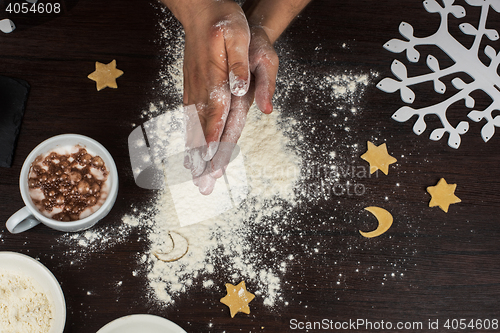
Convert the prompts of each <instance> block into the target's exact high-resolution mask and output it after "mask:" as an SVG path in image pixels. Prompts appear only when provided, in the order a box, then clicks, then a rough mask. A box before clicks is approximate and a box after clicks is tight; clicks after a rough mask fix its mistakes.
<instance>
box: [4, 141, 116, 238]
mask: <svg viewBox="0 0 500 333" xmlns="http://www.w3.org/2000/svg"><path fill="white" fill-rule="evenodd" d="M19 189H20V191H21V196H22V198H23V201H24V203H25V205H26V206H25V207H23V208H21V209H20V210H18V211H17V212H16V213H15V214H14V215H12V216H11V217H10V218H9V219H8V220H7V223H6V226H7V229H8V230H9V231H10V232H11V233H20V232H23V231H26V230H28V229H31V228H33V227H34V226H36V225H37V224H39V223H43V224H45V225H46V226H48V227H50V228H52V229H56V230H59V231H64V232H75V231H81V230H85V229H88V228H90V227H92V226H93V225H95V224H96V223H97V222H99V221H100V220H101V219H103V218H104V217H105V216H106V215H108V213H109V212H110V211H111V208H112V207H113V205H114V203H115V201H116V197H117V194H118V172H117V169H116V165H115V162H114V160H113V158H112V157H111V154H110V153H109V152H108V151H107V149H106V148H104V146H102V145H101V144H100V143H99V142H97V141H95V140H93V139H91V138H89V137H86V136H83V135H78V134H62V135H58V136H55V137H52V138H50V139H47V140H45V141H43V142H42V143H40V144H39V145H38V146H37V147H36V148H35V149H33V151H31V153H30V154H29V155H28V157H27V158H26V160H25V161H24V164H23V166H22V168H21V175H20V177H19Z"/></svg>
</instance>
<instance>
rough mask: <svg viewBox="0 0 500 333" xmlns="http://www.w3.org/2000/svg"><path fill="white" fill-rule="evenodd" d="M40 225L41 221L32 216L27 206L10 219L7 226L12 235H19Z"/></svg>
mask: <svg viewBox="0 0 500 333" xmlns="http://www.w3.org/2000/svg"><path fill="white" fill-rule="evenodd" d="M39 223H40V221H38V220H37V219H36V218H35V217H34V216H33V214H31V212H30V210H29V209H28V207H26V206H25V207H23V208H21V209H19V210H18V211H17V212H15V213H14V215H12V216H11V217H9V219H8V220H7V223H6V224H5V225H6V226H7V230H9V231H10V232H11V233H12V234H18V233H21V232H24V231H26V230H28V229H31V228H33V227H34V226H36V225H37V224H39Z"/></svg>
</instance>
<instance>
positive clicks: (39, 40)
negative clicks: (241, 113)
mask: <svg viewBox="0 0 500 333" xmlns="http://www.w3.org/2000/svg"><path fill="white" fill-rule="evenodd" d="M447 2H448V1H447ZM456 4H459V5H462V6H464V8H466V10H467V14H468V15H467V16H466V17H465V18H462V19H460V18H454V17H451V16H450V20H449V22H450V27H451V28H450V30H452V31H453V33H454V35H455V36H456V37H457V38H458V39H459V40H461V41H463V42H464V43H469V44H470V43H471V36H464V35H463V34H462V33H461V32H460V31H459V30H458V28H457V26H458V24H460V23H462V22H470V23H471V24H473V25H475V24H477V22H478V17H479V10H478V8H477V7H471V6H469V5H468V4H466V3H465V2H464V1H458V0H457V1H456ZM63 5H64V6H63V13H62V14H61V15H55V16H50V17H49V16H36V15H35V16H31V17H23V16H22V15H17V16H14V15H11V16H10V17H11V18H12V19H13V20H14V21H15V23H16V24H17V25H18V29H17V30H15V31H14V32H13V33H11V34H3V33H2V34H0V74H1V75H5V76H9V77H15V78H19V79H24V80H26V81H27V82H28V83H29V84H30V85H31V91H30V94H29V100H28V103H27V108H26V112H25V116H24V119H23V123H22V127H21V132H20V135H19V139H18V143H17V148H16V151H15V156H14V162H13V165H12V167H11V168H2V169H0V220H1V221H6V220H7V219H8V218H9V216H10V215H12V214H13V213H14V212H15V211H16V210H17V209H19V208H21V207H22V206H23V201H22V199H21V195H20V193H19V185H18V178H19V173H20V170H21V166H22V164H23V162H24V159H25V158H26V156H27V155H28V154H29V152H30V151H31V150H32V149H33V148H34V147H35V146H36V145H37V144H38V143H40V142H41V141H43V140H45V139H47V138H49V137H52V136H54V135H58V134H62V133H79V134H83V135H87V136H89V137H92V138H94V139H96V140H97V141H99V142H101V143H102V144H103V145H104V146H105V147H107V148H108V150H109V151H110V153H111V154H112V155H113V157H114V159H115V161H116V164H117V167H118V171H119V175H120V189H119V193H118V198H117V201H116V204H115V206H114V208H113V210H112V211H111V213H110V214H109V215H108V216H107V217H106V218H105V219H104V220H102V221H101V222H100V223H99V226H107V227H111V228H118V227H119V225H120V224H121V223H122V216H123V215H124V214H127V213H130V212H131V209H132V208H131V207H132V206H135V207H139V208H140V207H144V206H145V205H147V204H148V200H149V199H151V198H153V197H154V196H155V195H156V194H157V192H155V191H151V190H145V189H140V188H138V187H137V186H136V185H135V183H134V179H133V176H132V172H131V167H130V162H129V156H128V148H127V137H128V134H129V133H130V132H131V130H132V129H133V126H132V124H141V123H142V122H144V121H145V119H144V118H142V117H141V112H142V111H143V110H146V109H148V106H149V103H150V102H151V101H158V100H159V99H161V98H163V99H164V100H165V101H166V102H168V103H174V102H176V101H178V100H179V96H178V95H173V94H163V93H162V90H161V89H159V88H158V87H159V85H160V83H159V81H158V79H159V72H160V71H161V70H162V63H163V62H165V61H169V59H168V54H167V56H165V54H164V53H163V52H162V47H163V46H162V43H159V42H158V41H159V40H161V38H160V34H161V31H162V30H161V29H160V28H159V22H160V21H161V20H163V19H165V17H166V16H168V14H164V13H162V12H161V10H160V6H159V5H158V4H156V3H155V2H149V1H117V0H108V1H97V0H87V1H83V0H82V1H70V0H66V1H64V2H63ZM2 15H3V17H7V14H6V13H4V12H3V13H2ZM0 18H1V17H0ZM16 20H17V21H16ZM401 21H405V22H408V23H410V24H411V25H412V26H413V27H414V30H415V31H414V34H415V36H419V37H423V36H428V35H431V34H432V33H434V32H435V31H436V29H437V27H438V25H439V16H438V15H437V14H430V13H428V12H427V11H426V10H425V9H424V7H423V4H422V1H419V0H411V1H396V0H388V1H366V0H358V1H336V0H335V1H334V0H314V1H313V2H312V3H311V4H310V6H309V7H308V8H307V9H306V10H305V11H304V12H303V13H302V14H301V16H300V17H299V18H298V19H297V20H296V21H294V23H293V24H292V25H291V26H290V27H289V29H288V30H287V31H286V33H285V34H284V35H283V36H282V38H281V39H280V40H279V41H278V42H277V45H276V47H277V49H278V51H279V54H280V57H281V63H282V68H281V71H280V74H279V75H284V73H285V72H286V75H287V77H286V78H283V79H281V80H280V82H281V83H282V84H283V83H284V82H286V80H292V79H297V78H300V77H302V79H303V80H305V81H304V82H307V78H308V77H310V78H313V77H322V75H328V74H335V73H341V72H343V71H347V72H350V73H368V74H369V75H370V82H369V84H368V86H367V87H366V89H365V91H364V92H363V94H362V95H361V99H360V100H359V101H356V103H355V106H356V108H357V109H358V113H357V114H356V115H355V116H352V115H350V116H349V117H348V120H344V114H343V113H342V112H347V113H349V112H350V111H349V110H347V111H346V108H349V109H350V107H352V106H353V105H354V104H352V103H351V102H350V101H346V100H342V99H335V98H334V97H332V96H331V94H330V93H328V92H326V91H322V90H321V89H317V87H315V86H314V84H311V85H310V86H309V87H308V89H309V90H308V89H306V91H305V92H304V91H302V92H301V91H299V88H300V87H299V86H297V87H296V88H293V86H292V88H291V91H290V92H291V94H289V97H288V99H287V100H286V101H284V100H280V99H278V100H277V103H282V105H280V107H281V109H282V110H283V111H286V112H285V117H290V118H294V119H297V120H298V121H299V122H302V124H303V125H302V126H300V130H299V131H298V132H295V133H301V134H303V135H304V144H303V146H301V147H294V149H297V150H298V151H300V152H301V154H303V156H304V161H305V162H304V165H303V168H305V169H306V168H307V167H308V166H309V165H312V164H315V163H316V164H318V163H320V162H321V159H322V158H324V155H325V154H327V153H328V152H330V151H332V150H335V151H336V152H337V155H338V157H339V158H338V166H339V167H348V166H365V167H366V166H367V164H366V162H364V161H362V160H361V159H359V155H360V154H361V153H362V152H363V151H364V150H365V149H366V142H367V141H373V142H374V143H376V144H380V143H383V142H386V143H387V146H388V147H389V151H390V153H391V154H392V155H393V156H395V157H396V158H397V159H398V162H397V163H396V164H394V165H392V166H391V167H390V172H389V175H387V176H384V175H381V174H380V175H379V176H378V177H372V178H366V179H362V180H358V182H359V183H362V184H363V186H364V188H365V190H366V191H364V193H363V195H339V196H336V195H331V196H330V197H329V198H327V199H321V198H320V199H318V200H315V201H310V202H306V203H305V204H303V205H301V207H300V208H297V209H296V210H295V211H294V212H293V214H295V215H296V220H297V221H298V222H297V223H295V225H294V226H293V228H291V229H290V230H284V231H283V232H288V233H290V237H292V239H293V237H295V239H294V241H293V242H290V244H288V245H287V246H289V247H290V248H292V249H293V247H296V250H295V253H296V258H297V260H296V261H295V264H294V265H292V266H291V267H290V268H289V270H288V271H287V272H286V273H285V274H284V275H283V276H282V277H281V278H282V285H281V288H282V290H281V291H282V293H283V296H284V299H285V300H286V301H287V302H288V304H287V305H284V304H281V305H277V306H276V307H274V308H272V309H269V308H268V307H266V306H265V305H264V304H263V301H262V299H259V298H257V299H256V300H254V301H252V303H250V306H251V314H250V315H245V314H238V315H237V316H236V317H235V318H234V319H232V318H230V316H229V313H228V311H227V308H226V307H225V306H224V305H223V304H221V303H219V299H220V298H221V297H223V296H224V295H225V288H224V284H225V283H226V282H228V281H222V280H221V281H214V282H215V286H214V290H212V291H207V289H205V288H202V287H201V286H194V287H193V288H192V289H191V291H190V292H187V293H185V294H182V295H181V296H180V297H179V298H178V299H177V301H176V302H175V304H173V305H171V306H168V307H166V306H161V305H158V304H155V302H151V301H150V300H148V299H147V298H146V296H145V295H146V292H145V290H146V288H147V281H146V278H145V277H144V276H141V275H139V276H134V275H133V274H132V271H133V270H134V269H136V265H137V263H136V254H137V253H144V252H146V251H148V246H147V242H146V240H145V238H144V237H141V236H143V235H141V232H140V231H136V232H133V233H132V235H131V236H130V237H128V238H127V240H125V241H123V242H119V243H117V244H116V245H114V246H111V247H109V248H105V249H103V250H102V251H96V252H95V253H90V254H89V255H88V256H86V257H85V258H84V259H83V260H81V261H80V262H78V263H73V261H76V260H77V258H79V257H78V255H79V254H78V252H79V251H83V250H82V249H81V248H77V247H74V245H69V244H67V245H65V244H64V243H61V242H58V239H60V237H61V236H62V233H60V232H58V231H55V230H51V229H49V228H47V227H45V226H43V225H39V226H37V227H35V228H33V229H31V230H29V231H27V232H24V233H22V234H16V235H13V234H10V233H9V232H8V231H7V229H6V228H5V226H4V224H2V226H1V227H0V251H16V252H20V253H24V254H27V255H30V256H32V257H35V258H37V259H39V261H40V262H41V263H43V264H44V265H46V266H47V267H48V268H49V269H50V270H51V271H52V272H53V273H54V275H55V276H56V277H57V279H58V280H59V281H60V283H61V286H62V289H63V291H64V294H65V296H66V303H67V321H66V328H65V332H68V333H69V332H71V333H73V332H74V333H80V332H81V333H89V332H96V331H97V330H98V329H99V328H101V327H102V326H104V325H105V324H106V323H108V322H110V321H111V320H113V319H115V318H118V317H121V316H124V315H128V314H133V313H150V314H155V315H159V316H163V317H165V318H168V319H169V320H172V321H173V322H175V323H177V324H178V325H180V326H181V327H183V328H184V329H185V330H186V331H187V332H275V333H277V332H295V331H297V332H298V331H306V330H301V329H299V328H298V327H297V329H294V328H295V326H294V325H293V323H294V322H297V323H299V322H301V323H305V322H314V321H321V320H323V319H327V320H331V321H332V322H340V323H342V322H348V321H349V320H351V321H356V320H357V319H366V320H370V321H373V322H381V321H384V322H392V323H394V325H396V323H397V322H422V323H423V328H422V329H415V330H408V331H413V332H418V331H432V330H431V329H429V328H428V323H429V321H431V322H435V321H436V320H439V325H440V327H439V329H438V330H433V331H435V332H448V331H455V332H457V331H470V332H472V331H474V332H483V331H485V332H486V331H500V329H497V330H493V329H491V328H490V330H484V329H478V328H477V327H476V328H474V329H471V328H470V327H468V328H465V329H463V330H460V329H458V330H453V329H449V330H448V329H446V328H445V327H444V324H445V322H446V320H448V319H450V324H452V322H451V320H453V319H466V320H467V324H469V322H470V320H471V319H473V320H485V319H489V320H491V321H493V320H500V243H499V241H498V239H499V237H500V225H499V218H498V217H499V216H500V194H499V193H500V168H498V165H499V163H500V154H499V151H498V144H499V142H500V137H499V136H498V135H496V136H494V137H493V138H492V139H491V140H490V141H489V142H487V143H485V142H483V140H482V139H481V135H480V132H481V128H482V126H483V125H484V123H485V121H482V122H480V123H475V122H473V121H470V120H469V123H470V129H469V132H468V133H467V134H465V135H463V136H462V143H461V146H460V148H459V149H452V148H450V147H449V146H448V145H447V136H446V135H445V137H444V138H443V139H441V140H440V141H431V140H429V138H428V137H429V134H430V133H431V129H434V128H437V127H438V126H439V122H438V121H437V120H436V119H437V118H436V117H433V116H428V117H426V120H428V129H427V130H426V131H425V133H423V135H421V136H417V135H415V134H414V133H413V131H412V126H413V123H414V119H412V120H410V121H408V122H406V123H399V122H396V121H394V120H392V119H391V116H392V114H393V113H394V112H395V111H396V110H397V109H398V108H400V107H401V106H403V105H405V103H404V102H403V101H401V99H400V97H399V93H394V94H389V93H384V92H382V91H380V90H379V89H377V88H376V84H377V83H378V82H379V81H380V80H381V79H383V78H385V77H392V78H395V77H394V75H393V74H392V73H391V69H390V68H391V63H392V60H393V59H399V60H400V61H401V62H402V63H404V64H405V65H406V66H407V68H408V75H409V76H415V75H418V74H423V73H427V72H429V69H428V68H427V66H426V64H425V59H426V57H427V55H428V54H429V53H432V54H434V55H435V56H436V57H437V58H438V59H439V60H440V63H441V66H442V67H445V66H449V65H451V61H450V60H449V59H448V60H447V57H446V55H445V54H444V53H443V52H441V51H439V50H438V48H437V47H435V46H428V47H427V46H423V47H417V49H418V50H419V51H420V53H421V57H420V60H419V62H418V63H415V64H412V63H409V62H408V60H407V59H406V55H405V52H403V53H400V54H396V53H391V52H389V51H387V50H385V49H384V48H383V45H384V43H386V42H387V41H388V40H390V39H392V38H399V39H404V38H403V37H401V35H400V34H399V32H398V27H399V24H400V23H401ZM499 23H500V14H499V13H496V12H494V11H493V10H491V9H490V16H489V21H488V25H487V27H489V28H498V27H500V25H499ZM171 29H172V32H173V34H174V32H175V31H178V29H179V27H178V26H177V25H175V24H173V25H172V27H171ZM486 44H490V45H491V46H493V47H494V48H495V49H496V50H497V51H496V52H498V50H499V49H500V42H499V41H488V43H486V41H485V40H483V44H482V45H483V46H485V45H486ZM481 58H482V59H487V58H485V56H484V54H482V55H481ZM113 59H116V60H117V64H118V66H117V67H118V68H120V69H121V70H123V71H124V73H125V74H124V75H123V77H121V78H120V79H118V85H119V88H118V89H116V90H115V89H109V88H107V89H104V90H102V91H99V92H97V91H96V89H95V84H94V82H92V81H90V80H89V79H87V75H88V74H89V73H90V72H92V71H93V70H94V63H95V61H100V62H104V63H107V62H110V61H111V60H113ZM287 65H288V68H284V67H285V66H287ZM294 68H295V69H294ZM294 70H296V72H294ZM455 76H456V75H449V76H448V77H447V78H445V80H444V81H445V83H446V85H447V93H446V94H445V95H439V94H437V93H436V92H434V90H433V87H432V83H429V82H427V83H424V84H421V85H418V86H415V93H416V101H415V103H414V105H413V106H414V107H423V106H427V105H432V104H438V103H439V102H441V101H443V100H444V99H446V98H448V97H450V96H452V95H454V94H455V93H456V91H457V90H456V89H455V88H454V87H453V86H452V85H451V83H450V81H451V79H453V78H454V77H455ZM459 76H460V77H462V78H464V81H467V79H466V78H467V75H464V74H460V75H459ZM470 81H471V80H470V79H469V81H468V82H470ZM311 83H313V82H311ZM293 89H296V90H297V91H294V90H293ZM304 96H307V97H308V100H307V102H306V101H305V98H304ZM473 97H474V98H475V99H476V109H478V110H482V109H484V107H486V106H487V105H489V103H490V102H491V99H490V98H489V97H488V96H487V95H486V94H484V93H476V94H475V95H474V96H473ZM325 99H326V100H327V103H323V102H324V101H325ZM338 106H340V107H342V106H344V107H345V108H344V111H342V110H340V111H338V113H339V116H338V117H336V118H335V117H332V113H334V111H335V110H336V108H337V107H338ZM469 111H470V110H469V109H467V108H465V107H464V106H463V101H460V102H459V103H456V104H455V105H454V106H453V107H452V108H450V109H449V112H448V114H449V119H450V120H451V123H452V124H454V125H456V124H457V123H458V122H459V121H462V120H468V118H467V116H466V115H467V113H468V112H469ZM344 122H345V124H344ZM344 125H345V126H344ZM346 126H348V127H349V131H346V130H345V127H346ZM312 127H315V131H314V133H313V132H312V130H311V128H312ZM356 144H357V145H358V147H359V149H358V153H355V154H354V155H352V154H351V153H350V151H348V150H347V148H346V147H351V146H352V145H356ZM304 147H316V151H315V152H314V151H310V152H304V149H306V148H304ZM442 177H444V178H445V179H446V180H447V181H448V182H449V183H454V184H457V190H456V195H457V196H458V197H459V198H460V199H461V200H462V202H461V203H459V204H454V205H451V206H450V210H449V212H448V213H444V212H443V211H442V210H440V209H439V208H437V207H434V208H429V207H428V203H429V200H430V196H429V195H428V194H427V192H426V187H427V186H431V185H435V184H436V183H437V181H438V180H439V179H440V178H442ZM320 182H321V179H319V178H318V177H316V178H315V177H313V176H311V179H310V180H309V183H311V184H314V183H320ZM367 206H382V207H384V208H386V209H387V210H389V211H390V212H391V213H392V214H393V216H394V224H393V226H392V228H391V229H389V231H388V232H387V233H386V234H384V235H382V236H380V237H378V238H373V239H365V238H362V237H361V236H360V235H359V233H358V230H359V229H362V230H369V229H370V228H373V217H372V216H370V215H369V214H368V213H367V212H365V211H363V208H364V207H367ZM325 221H334V223H333V222H332V223H328V222H326V223H325ZM314 246H318V247H319V248H320V251H319V253H317V254H316V255H314V254H311V253H308V252H305V251H304V249H305V248H310V247H314ZM73 250H74V252H72V251H73ZM339 274H341V275H339ZM339 276H341V278H339ZM118 281H121V282H122V283H121V287H119V288H117V287H114V286H116V284H117V282H118ZM337 281H339V283H337ZM234 282H238V281H234ZM89 290H90V291H92V292H91V293H88V291H89ZM249 290H251V286H249ZM200 300H203V301H200ZM294 320H295V321H294ZM455 323H456V322H455ZM474 323H477V321H474ZM320 331H328V332H334V331H341V330H337V329H335V327H333V328H332V329H323V330H321V329H318V330H309V332H320ZM343 331H351V332H356V331H370V330H369V329H365V327H359V328H357V329H353V328H352V327H350V329H345V330H343ZM377 331H380V332H385V331H391V330H387V329H380V330H377ZM392 331H397V330H394V329H393V330H392Z"/></svg>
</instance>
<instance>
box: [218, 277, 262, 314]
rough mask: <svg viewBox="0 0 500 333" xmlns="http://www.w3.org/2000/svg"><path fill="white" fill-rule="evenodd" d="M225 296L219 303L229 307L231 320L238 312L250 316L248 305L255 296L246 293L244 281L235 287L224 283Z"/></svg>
mask: <svg viewBox="0 0 500 333" xmlns="http://www.w3.org/2000/svg"><path fill="white" fill-rule="evenodd" d="M226 290H227V295H226V296H224V297H223V298H221V300H220V301H221V303H222V304H225V305H227V306H228V307H229V311H230V312H231V318H234V316H235V315H236V314H237V313H238V312H243V313H246V314H250V307H249V306H248V303H250V302H251V301H252V300H253V299H254V298H255V295H254V294H252V293H250V292H248V291H247V287H246V286H245V281H241V282H240V283H239V284H238V285H237V286H233V285H232V284H231V283H226Z"/></svg>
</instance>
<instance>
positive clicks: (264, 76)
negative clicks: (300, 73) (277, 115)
mask: <svg viewBox="0 0 500 333" xmlns="http://www.w3.org/2000/svg"><path fill="white" fill-rule="evenodd" d="M250 30H251V36H252V38H251V40H250V46H249V64H250V71H251V73H252V80H251V84H250V88H249V90H248V92H247V94H245V95H244V96H232V98H231V105H230V110H229V113H228V117H227V120H226V124H225V127H224V131H223V133H222V135H221V138H220V144H219V145H218V150H217V152H216V153H215V155H214V157H213V159H212V160H211V161H210V163H209V164H208V165H207V167H206V168H205V170H203V173H202V174H201V175H200V176H199V177H194V178H193V179H194V183H195V185H196V186H198V187H199V190H200V192H201V193H202V194H210V193H211V192H212V190H213V188H214V185H215V181H216V180H217V178H220V177H222V175H223V173H224V171H225V169H226V167H227V165H228V164H229V162H230V159H231V155H232V152H233V149H234V147H235V146H236V143H237V141H238V139H239V138H240V136H241V133H242V131H243V127H244V126H245V121H246V116H247V113H248V110H249V109H250V106H251V105H252V103H253V101H254V98H255V102H256V104H257V107H258V108H259V109H260V110H261V111H262V112H264V113H266V114H269V113H271V112H272V110H273V105H272V97H273V94H274V90H275V87H276V75H277V73H278V65H279V59H278V56H277V54H276V52H275V50H274V48H273V46H272V43H271V41H270V40H269V38H268V36H267V34H266V32H265V31H264V29H263V28H262V27H260V26H254V27H251V28H250Z"/></svg>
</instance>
